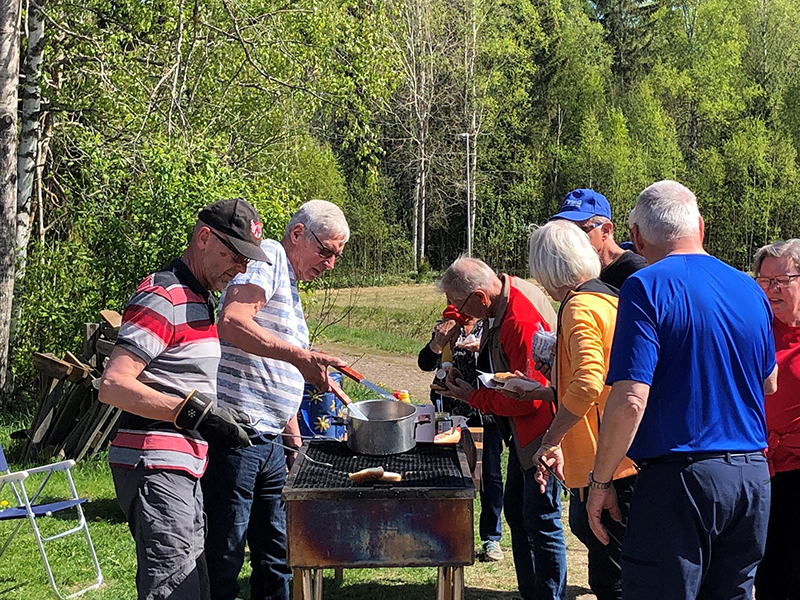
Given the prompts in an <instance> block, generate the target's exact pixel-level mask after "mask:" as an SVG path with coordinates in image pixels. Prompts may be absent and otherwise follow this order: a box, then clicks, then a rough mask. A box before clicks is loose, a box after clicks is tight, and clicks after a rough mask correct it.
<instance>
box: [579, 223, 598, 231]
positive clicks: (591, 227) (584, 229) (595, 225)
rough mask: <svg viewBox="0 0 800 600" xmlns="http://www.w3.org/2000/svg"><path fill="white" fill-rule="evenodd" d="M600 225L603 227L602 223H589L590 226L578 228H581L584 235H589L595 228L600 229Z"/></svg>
mask: <svg viewBox="0 0 800 600" xmlns="http://www.w3.org/2000/svg"><path fill="white" fill-rule="evenodd" d="M600 225H602V223H589V224H588V225H578V227H580V228H581V231H583V232H584V233H589V232H590V231H591V230H592V229H594V228H595V227H600Z"/></svg>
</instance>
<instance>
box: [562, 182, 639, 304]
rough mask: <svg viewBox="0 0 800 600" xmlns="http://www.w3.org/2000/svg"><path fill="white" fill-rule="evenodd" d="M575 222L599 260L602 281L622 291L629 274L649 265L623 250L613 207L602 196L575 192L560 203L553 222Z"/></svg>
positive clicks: (587, 191) (582, 190)
mask: <svg viewBox="0 0 800 600" xmlns="http://www.w3.org/2000/svg"><path fill="white" fill-rule="evenodd" d="M553 219H566V220H567V221H572V222H573V223H575V224H576V225H577V226H578V227H580V228H581V229H583V231H585V232H586V235H588V236H589V242H590V243H591V244H592V247H593V248H594V249H595V250H596V251H597V256H598V257H599V258H600V265H601V266H602V270H601V271H600V281H602V282H603V283H607V284H608V285H611V286H614V287H615V288H617V289H619V288H621V287H622V284H623V283H625V280H626V279H627V278H628V276H629V275H631V274H632V273H635V272H636V271H638V270H639V269H643V268H644V267H646V266H647V262H646V261H645V260H644V258H643V257H641V256H639V255H638V254H636V253H635V252H631V251H630V250H624V249H623V248H621V247H620V246H619V244H617V242H615V241H614V223H612V222H611V206H610V205H609V204H608V200H606V197H605V196H603V194H600V193H598V192H595V191H594V190H589V189H579V190H573V191H571V192H570V193H569V194H567V195H566V196H564V199H563V200H562V201H561V208H560V209H559V211H558V213H556V214H555V215H553V217H552V218H551V219H550V220H551V221H552V220H553Z"/></svg>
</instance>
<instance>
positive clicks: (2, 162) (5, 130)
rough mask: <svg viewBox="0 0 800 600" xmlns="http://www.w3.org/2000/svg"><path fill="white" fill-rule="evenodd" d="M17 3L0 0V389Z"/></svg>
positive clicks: (10, 279)
mask: <svg viewBox="0 0 800 600" xmlns="http://www.w3.org/2000/svg"><path fill="white" fill-rule="evenodd" d="M19 15H20V4H19V0H0V387H2V386H4V385H5V380H6V370H7V368H8V328H9V321H10V318H11V302H12V298H13V294H14V241H15V235H16V227H15V224H16V220H15V213H16V208H17V82H18V78H19V26H18V23H19Z"/></svg>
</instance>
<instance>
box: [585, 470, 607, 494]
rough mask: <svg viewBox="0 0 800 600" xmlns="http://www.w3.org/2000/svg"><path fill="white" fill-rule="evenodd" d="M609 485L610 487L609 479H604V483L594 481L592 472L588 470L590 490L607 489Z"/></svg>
mask: <svg viewBox="0 0 800 600" xmlns="http://www.w3.org/2000/svg"><path fill="white" fill-rule="evenodd" d="M610 487H611V482H610V481H606V482H605V483H604V482H601V481H595V478H594V473H592V472H591V471H589V489H590V490H607V489H608V488H610Z"/></svg>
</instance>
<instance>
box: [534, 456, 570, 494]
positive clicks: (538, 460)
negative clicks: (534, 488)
mask: <svg viewBox="0 0 800 600" xmlns="http://www.w3.org/2000/svg"><path fill="white" fill-rule="evenodd" d="M542 462H544V463H545V464H546V465H547V466H548V467H550V468H551V469H552V470H553V471H555V474H556V475H557V476H558V478H559V479H560V480H561V481H564V453H563V452H562V451H561V445H558V446H545V445H544V444H542V445H541V446H539V450H537V451H536V455H535V456H534V457H533V466H534V467H536V477H534V479H536V483H538V484H539V489H540V490H541V492H542V493H543V494H544V492H545V488H546V486H547V481H548V480H549V479H550V472H549V471H548V470H547V469H546V468H545V466H544V465H543V464H542Z"/></svg>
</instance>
